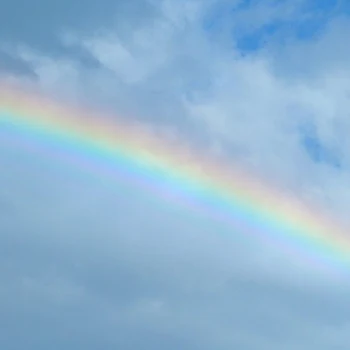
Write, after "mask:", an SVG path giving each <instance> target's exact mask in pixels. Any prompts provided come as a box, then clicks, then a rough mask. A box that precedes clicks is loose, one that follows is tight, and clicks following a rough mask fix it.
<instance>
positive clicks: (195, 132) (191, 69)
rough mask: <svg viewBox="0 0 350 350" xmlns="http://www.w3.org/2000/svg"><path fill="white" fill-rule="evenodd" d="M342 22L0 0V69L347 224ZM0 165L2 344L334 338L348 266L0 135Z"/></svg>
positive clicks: (269, 11) (215, 2) (300, 342)
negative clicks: (300, 252)
mask: <svg viewBox="0 0 350 350" xmlns="http://www.w3.org/2000/svg"><path fill="white" fill-rule="evenodd" d="M349 30H350V3H348V2H347V1H336V0H325V1H316V0H284V1H274V0H261V1H257V0H255V1H254V0H251V1H249V0H246V1H239V0H237V1H234V0H232V1H228V0H186V1H185V0H128V1H126V0H117V1H114V0H98V1H97V0H87V1H81V0H69V1H68V0H62V1H53V0H30V1H29V0H11V1H9V0H2V1H1V4H0V79H1V80H2V81H7V82H16V83H19V84H21V85H23V86H25V87H27V88H30V89H32V90H34V91H37V92H39V93H42V94H44V95H45V96H49V97H51V98H55V99H59V100H60V101H64V102H66V103H75V104H79V105H82V106H85V107H91V108H95V109H96V110H100V111H101V112H108V113H115V115H119V116H121V117H122V118H125V119H127V120H128V122H129V123H139V124H140V123H141V124H142V125H144V126H146V127H147V128H149V129H150V130H153V131H154V132H156V133H159V134H160V135H162V137H165V138H168V139H169V140H171V142H173V143H174V144H175V145H176V144H179V145H180V144H182V143H184V142H185V143H186V144H190V145H191V146H193V147H194V148H196V149H197V150H200V151H201V152H202V153H203V154H210V155H214V156H218V157H221V158H222V159H225V161H226V162H229V163H230V164H239V165H240V166H242V167H245V168H246V169H248V170H249V172H250V173H251V174H254V176H257V177H259V178H261V179H266V181H269V182H270V183H274V184H276V187H277V186H278V188H283V189H284V190H285V191H287V192H288V193H293V194H294V195H295V196H297V197H298V198H299V199H300V200H301V201H305V202H307V203H311V204H312V205H315V206H316V205H317V206H319V207H322V208H323V209H324V210H326V211H327V212H328V213H329V214H331V215H333V216H334V217H335V218H336V219H337V220H339V221H342V222H348V217H347V215H348V213H347V208H348V207H349V204H350V191H349V188H350V187H349V185H350V180H349V179H350V176H349V175H350V174H349V173H350V171H349V170H350V151H349V150H350V139H349V138H348V135H349V132H350V119H349V108H348V107H349V96H350V95H349V93H350V60H349V56H350V47H349V45H348V33H349ZM62 103H63V102H62ZM0 162H1V172H0V184H1V185H0V271H1V273H0V278H1V281H0V282H1V283H0V347H1V349H11V350H19V349H23V348H26V349H29V350H31V349H35V350H41V349H48V348H49V349H52V350H56V349H57V350H58V349H62V348H65V349H67V350H70V349H72V350H73V349H86V350H94V349H118V348H120V349H130V350H137V349H152V350H158V349H159V350H160V349H168V350H172V349H174V350H175V349H176V350H177V349H183V350H195V349H200V350H207V349H208V350H209V349H220V350H226V349H227V350H229V349H240V350H257V349H259V350H265V349H268V350H275V349H276V350H277V349H278V350H280V349H283V350H289V349H290V350H292V349H293V350H294V349H300V350H304V349H305V350H310V349H317V350H328V349H332V350H340V349H349V346H350V323H349V322H350V318H349V315H350V306H349V305H350V303H349V301H350V299H349V295H350V293H349V292H350V285H349V281H348V280H347V279H346V278H345V277H344V279H340V280H339V279H334V278H333V276H332V272H329V271H327V272H326V271H321V272H320V271H315V269H314V267H312V266H310V265H309V264H307V263H305V261H302V260H300V259H299V257H298V256H286V255H285V254H284V253H283V252H281V251H279V250H278V249H277V248H276V247H274V246H271V245H268V244H263V242H261V241H259V240H256V239H254V238H251V237H248V238H247V237H244V235H243V233H237V232H233V231H232V228H230V227H227V226H225V225H223V224H220V223H218V222H215V220H212V219H211V218H208V217H198V216H196V215H194V214H193V213H192V212H191V211H189V210H188V209H186V208H185V207H181V206H176V205H175V204H174V203H170V202H166V201H164V200H162V199H161V198H157V197H156V196H153V195H150V194H149V193H146V192H143V191H142V190H141V189H140V188H137V187H135V186H131V185H126V184H125V183H122V182H118V181H112V180H111V179H105V178H99V177H98V176H92V175H91V174H90V175H89V174H85V173H84V171H83V170H74V171H72V170H71V169H69V167H68V166H67V165H64V164H61V163H59V161H58V160H56V159H53V158H50V157H48V156H45V155H40V154H35V153H34V154H33V153H29V151H28V150H26V149H25V148H21V147H14V146H13V147H12V146H11V144H10V143H6V140H5V141H4V140H1V139H0ZM238 237H241V238H240V239H238ZM242 237H243V239H242Z"/></svg>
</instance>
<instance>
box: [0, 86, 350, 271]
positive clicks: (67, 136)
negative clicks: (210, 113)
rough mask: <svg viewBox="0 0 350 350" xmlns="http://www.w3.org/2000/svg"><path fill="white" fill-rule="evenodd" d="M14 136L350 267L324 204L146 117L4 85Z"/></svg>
mask: <svg viewBox="0 0 350 350" xmlns="http://www.w3.org/2000/svg"><path fill="white" fill-rule="evenodd" d="M14 139H17V140H18V139H20V140H22V141H23V142H24V143H25V144H26V145H27V146H28V147H27V148H28V149H33V150H34V151H38V150H41V151H42V152H43V151H45V150H46V151H47V152H50V153H51V156H54V157H61V158H62V157H63V158H64V159H65V160H66V161H69V162H71V164H76V165H78V166H79V167H80V168H84V169H85V171H87V170H88V171H91V172H96V173H101V174H102V173H103V174H104V176H110V177H111V179H113V178H115V179H116V177H115V175H116V174H117V173H118V174H123V176H124V178H125V179H127V180H128V181H131V182H132V183H135V184H136V185H137V186H141V187H143V188H146V189H147V190H150V191H151V192H152V193H153V194H154V195H158V196H163V197H164V198H166V199H167V200H170V201H173V202H174V203H175V202H177V203H179V204H180V205H183V206H188V207H190V208H191V209H192V210H194V211H197V212H199V213H200V214H201V215H206V216H208V217H212V218H213V219H215V220H220V221H222V222H224V223H225V224H227V225H230V226H231V227H232V228H233V237H236V238H237V237H239V236H240V235H249V234H255V235H256V236H257V237H262V238H263V239H267V240H269V241H271V242H275V243H276V245H278V246H279V247H282V248H283V249H285V250H286V251H288V252H289V253H292V254H294V255H295V257H296V258H297V259H301V258H304V259H306V260H312V261H314V262H318V263H321V264H322V263H323V264H325V265H328V266H329V265H332V266H335V267H336V268H337V270H341V271H345V272H347V268H348V267H349V266H350V238H349V237H348V235H347V230H346V229H345V228H344V227H343V226H341V225H339V224H336V223H335V222H334V221H333V220H331V219H330V218H329V217H327V215H326V214H325V213H322V211H321V210H317V211H316V210H312V209H311V208H309V207H308V206H307V205H306V204H305V203H303V202H302V201H300V200H298V199H297V198H296V197H293V196H291V195H287V194H285V193H283V192H282V191H280V190H277V189H274V188H273V187H272V186H269V185H267V184H266V183H262V182H260V181H258V179H257V178H254V177H252V176H249V175H248V174H247V173H246V172H244V171H243V170H242V169H240V168H239V167H233V166H230V165H227V164H226V163H225V162H222V161H221V162H220V161H219V160H217V159H215V158H213V157H209V156H203V155H202V154H200V153H199V152H196V151H194V150H193V148H191V147H188V146H186V145H185V144H181V145H180V143H179V142H169V141H167V140H166V139H165V138H162V137H160V136H159V135H156V134H154V133H152V132H151V131H150V130H149V129H147V128H146V127H145V126H144V125H142V124H140V123H139V124H137V123H131V122H126V121H125V119H120V118H116V117H115V116H107V115H99V114H97V113H93V112H91V111H88V110H83V109H82V108H77V107H72V106H67V105H63V104H62V103H57V102H55V101H53V100H50V99H47V98H45V97H43V96H40V95H39V94H34V93H30V92H28V91H26V90H24V89H20V88H18V87H14V86H9V85H7V84H2V85H0V146H1V147H5V146H7V147H8V145H9V144H11V140H12V141H13V140H14ZM5 142H6V144H5ZM2 143H4V144H2ZM33 145H35V146H33ZM101 171H102V172H101ZM237 239H239V238H237Z"/></svg>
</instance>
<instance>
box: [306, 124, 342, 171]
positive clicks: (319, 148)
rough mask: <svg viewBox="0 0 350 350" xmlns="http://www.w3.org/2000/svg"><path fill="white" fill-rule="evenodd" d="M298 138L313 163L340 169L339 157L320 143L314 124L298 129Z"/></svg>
mask: <svg viewBox="0 0 350 350" xmlns="http://www.w3.org/2000/svg"><path fill="white" fill-rule="evenodd" d="M300 136H301V143H302V145H303V147H304V149H305V151H306V152H307V154H308V156H309V157H310V158H311V159H312V160H313V161H314V162H316V163H327V164H329V165H331V166H333V167H335V168H340V167H341V161H340V157H339V155H337V153H336V152H335V151H334V150H332V149H330V148H329V147H327V146H326V145H324V144H323V143H322V141H321V140H320V138H319V137H318V135H317V130H316V127H315V125H314V124H311V123H308V124H305V125H303V126H302V127H301V128H300Z"/></svg>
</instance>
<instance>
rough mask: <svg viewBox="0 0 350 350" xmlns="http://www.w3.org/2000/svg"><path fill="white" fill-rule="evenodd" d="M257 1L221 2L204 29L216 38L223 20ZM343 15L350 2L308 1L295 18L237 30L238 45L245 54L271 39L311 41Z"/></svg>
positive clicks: (349, 12) (214, 8) (215, 7)
mask: <svg viewBox="0 0 350 350" xmlns="http://www.w3.org/2000/svg"><path fill="white" fill-rule="evenodd" d="M255 3H256V1H254V0H244V1H241V2H239V3H238V4H237V3H236V4H235V5H232V4H230V3H229V2H226V1H225V2H220V3H219V4H218V5H216V6H214V7H213V8H212V11H211V12H210V13H209V14H208V16H207V17H206V18H205V19H204V21H203V26H204V29H205V30H206V31H207V32H208V33H209V35H210V36H212V37H213V38H215V36H216V35H217V34H220V31H221V29H222V27H221V26H222V21H223V20H224V21H225V20H227V18H229V16H230V15H232V17H234V14H235V13H237V12H239V11H242V10H246V9H248V8H249V7H253V6H254V4H255ZM277 3H278V2H276V4H277ZM338 4H339V5H338ZM344 4H345V5H344ZM339 14H342V15H346V14H350V1H345V2H343V3H339V2H338V0H306V1H305V2H304V3H303V4H302V6H301V7H300V11H299V16H296V17H295V18H294V19H291V20H287V21H282V20H280V21H274V22H271V23H267V24H266V25H264V26H262V27H260V28H258V29H257V30H254V31H252V32H246V33H244V32H242V33H241V34H240V33H236V32H235V34H234V40H235V45H234V46H235V47H236V48H237V49H238V50H240V51H241V52H242V53H251V52H254V51H256V50H259V49H261V48H262V47H264V45H265V43H266V42H267V41H269V40H273V41H274V42H275V43H276V42H277V43H278V42H280V43H281V44H283V38H284V37H291V38H294V39H297V40H311V39H312V38H313V37H315V36H317V35H318V34H320V33H322V31H323V30H324V29H325V27H326V26H327V23H328V22H329V20H330V19H331V18H333V17H334V16H336V15H339ZM304 16H306V17H304Z"/></svg>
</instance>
